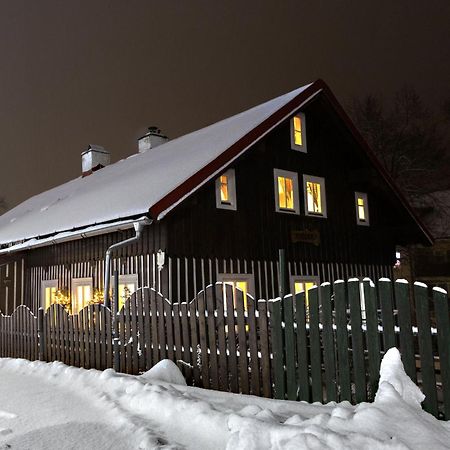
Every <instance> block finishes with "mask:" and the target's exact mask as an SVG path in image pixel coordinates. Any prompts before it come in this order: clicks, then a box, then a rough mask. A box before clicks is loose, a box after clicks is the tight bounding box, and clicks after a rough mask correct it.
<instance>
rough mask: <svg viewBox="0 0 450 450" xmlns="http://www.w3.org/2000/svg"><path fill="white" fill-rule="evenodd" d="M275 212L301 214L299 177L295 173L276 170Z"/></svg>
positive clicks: (274, 171)
mask: <svg viewBox="0 0 450 450" xmlns="http://www.w3.org/2000/svg"><path fill="white" fill-rule="evenodd" d="M273 173H274V188H275V210H276V211H278V212H287V213H294V214H299V213H300V207H299V201H298V176H297V174H296V173H295V172H288V171H287V170H280V169H274V170H273Z"/></svg>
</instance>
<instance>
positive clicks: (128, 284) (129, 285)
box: [112, 274, 138, 311]
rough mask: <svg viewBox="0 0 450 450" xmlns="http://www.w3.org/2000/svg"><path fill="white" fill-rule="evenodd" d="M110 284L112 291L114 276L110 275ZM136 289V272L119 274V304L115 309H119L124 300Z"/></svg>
mask: <svg viewBox="0 0 450 450" xmlns="http://www.w3.org/2000/svg"><path fill="white" fill-rule="evenodd" d="M112 286H113V292H114V276H113V277H112ZM137 289H138V276H137V274H131V275H119V305H118V308H117V311H120V310H121V309H122V307H123V305H124V304H125V302H126V301H127V300H128V299H129V298H130V297H131V295H132V294H133V293H134V292H136V291H137Z"/></svg>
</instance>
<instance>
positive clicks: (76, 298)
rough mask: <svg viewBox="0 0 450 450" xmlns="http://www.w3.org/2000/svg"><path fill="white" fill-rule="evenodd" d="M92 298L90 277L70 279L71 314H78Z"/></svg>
mask: <svg viewBox="0 0 450 450" xmlns="http://www.w3.org/2000/svg"><path fill="white" fill-rule="evenodd" d="M92 299H93V288H92V278H73V279H72V314H78V313H79V312H80V311H81V310H82V309H83V308H84V307H86V306H87V305H88V304H89V302H90V301H91V300H92Z"/></svg>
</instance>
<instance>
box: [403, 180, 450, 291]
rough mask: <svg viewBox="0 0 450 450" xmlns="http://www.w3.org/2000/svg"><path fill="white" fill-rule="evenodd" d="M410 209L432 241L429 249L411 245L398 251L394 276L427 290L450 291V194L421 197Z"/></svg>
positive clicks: (424, 195)
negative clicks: (424, 287)
mask: <svg viewBox="0 0 450 450" xmlns="http://www.w3.org/2000/svg"><path fill="white" fill-rule="evenodd" d="M412 205H413V207H414V209H415V210H416V212H417V214H418V215H419V217H420V218H421V220H422V221H423V223H424V224H425V225H426V227H427V229H428V230H429V231H430V233H431V234H432V236H433V238H434V244H433V245H432V246H424V245H421V244H412V245H409V246H407V247H404V248H401V249H398V250H399V252H398V256H399V258H398V263H397V264H396V268H395V273H396V275H398V276H399V277H402V278H407V279H408V280H411V281H421V282H423V283H426V284H427V285H428V286H440V287H442V288H444V289H445V290H447V292H448V291H449V289H450V190H445V189H444V190H439V191H434V192H429V193H426V194H422V195H420V196H418V197H417V198H415V199H413V202H412Z"/></svg>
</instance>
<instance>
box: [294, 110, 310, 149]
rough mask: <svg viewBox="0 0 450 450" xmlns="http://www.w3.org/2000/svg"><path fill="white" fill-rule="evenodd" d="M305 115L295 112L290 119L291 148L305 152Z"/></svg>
mask: <svg viewBox="0 0 450 450" xmlns="http://www.w3.org/2000/svg"><path fill="white" fill-rule="evenodd" d="M305 131H306V127H305V115H304V114H303V113H298V114H296V115H295V116H294V117H293V118H292V119H291V148H292V149H293V150H297V151H300V152H305V153H306V133H305Z"/></svg>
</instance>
